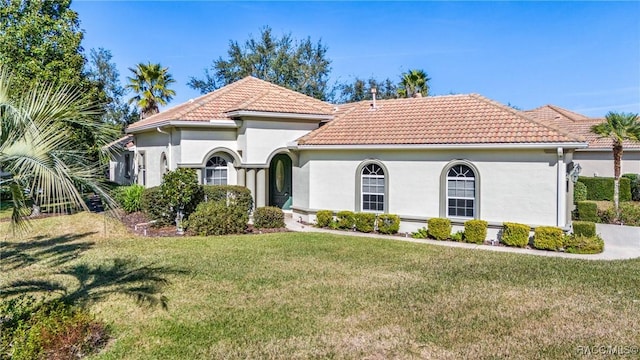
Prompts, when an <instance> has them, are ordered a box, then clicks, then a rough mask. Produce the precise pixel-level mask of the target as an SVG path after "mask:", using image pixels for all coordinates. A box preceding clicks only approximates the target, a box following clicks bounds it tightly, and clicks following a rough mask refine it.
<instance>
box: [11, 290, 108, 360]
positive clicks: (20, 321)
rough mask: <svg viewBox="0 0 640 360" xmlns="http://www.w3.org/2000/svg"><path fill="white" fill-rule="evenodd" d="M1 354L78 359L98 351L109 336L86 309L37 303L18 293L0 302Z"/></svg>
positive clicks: (60, 303)
mask: <svg viewBox="0 0 640 360" xmlns="http://www.w3.org/2000/svg"><path fill="white" fill-rule="evenodd" d="M0 320H1V321H0V322H1V323H2V332H1V334H0V339H1V343H0V351H1V352H2V355H1V356H0V357H2V358H5V356H6V357H7V358H11V359H16V360H20V359H77V358H84V357H86V356H87V355H89V354H91V353H95V352H97V351H98V350H99V349H100V348H102V347H103V346H104V345H105V344H106V342H107V340H108V332H107V328H106V326H105V325H104V324H103V323H101V322H99V321H97V320H95V319H94V318H93V316H91V314H89V313H88V312H87V311H86V310H84V309H82V308H79V307H74V306H71V305H68V304H65V303H63V302H61V301H57V300H56V301H52V302H49V303H37V302H36V301H35V300H34V299H33V298H32V297H28V296H20V297H18V298H14V299H11V300H6V301H3V302H2V303H0Z"/></svg>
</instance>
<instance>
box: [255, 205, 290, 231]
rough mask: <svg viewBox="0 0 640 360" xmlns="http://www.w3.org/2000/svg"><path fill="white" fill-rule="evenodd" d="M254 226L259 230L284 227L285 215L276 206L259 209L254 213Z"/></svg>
mask: <svg viewBox="0 0 640 360" xmlns="http://www.w3.org/2000/svg"><path fill="white" fill-rule="evenodd" d="M253 226H254V227H256V228H259V229H277V228H283V227H284V213H283V212H282V209H280V208H278V207H275V206H265V207H259V208H257V209H256V210H255V211H254V212H253Z"/></svg>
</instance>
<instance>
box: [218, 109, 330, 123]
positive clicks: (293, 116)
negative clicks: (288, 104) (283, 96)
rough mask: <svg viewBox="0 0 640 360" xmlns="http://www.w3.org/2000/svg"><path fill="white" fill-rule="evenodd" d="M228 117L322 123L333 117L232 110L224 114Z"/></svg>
mask: <svg viewBox="0 0 640 360" xmlns="http://www.w3.org/2000/svg"><path fill="white" fill-rule="evenodd" d="M225 115H227V116H229V117H260V118H271V119H273V118H277V119H296V120H312V121H323V120H325V121H326V120H332V119H333V115H328V114H301V113H285V112H271V111H253V110H233V111H229V112H226V113H225Z"/></svg>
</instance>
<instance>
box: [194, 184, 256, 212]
mask: <svg viewBox="0 0 640 360" xmlns="http://www.w3.org/2000/svg"><path fill="white" fill-rule="evenodd" d="M202 192H203V197H204V199H203V200H204V201H223V200H224V201H225V202H228V205H231V204H232V203H233V204H235V205H238V206H240V207H241V208H243V209H245V210H246V212H247V213H249V212H250V211H251V209H252V208H253V198H252V197H251V190H249V189H247V188H246V187H244V186H239V185H203V186H202Z"/></svg>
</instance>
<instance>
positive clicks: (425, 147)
mask: <svg viewBox="0 0 640 360" xmlns="http://www.w3.org/2000/svg"><path fill="white" fill-rule="evenodd" d="M559 147H561V148H563V149H584V148H586V147H587V143H581V142H554V143H551V142H549V143H499V144H357V145H305V144H298V143H295V144H290V146H289V148H290V149H296V150H370V149H376V150H450V149H451V150H455V149H468V150H489V149H552V148H559Z"/></svg>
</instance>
